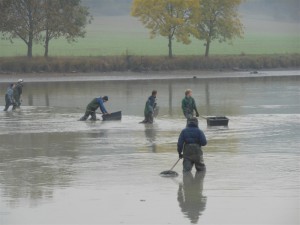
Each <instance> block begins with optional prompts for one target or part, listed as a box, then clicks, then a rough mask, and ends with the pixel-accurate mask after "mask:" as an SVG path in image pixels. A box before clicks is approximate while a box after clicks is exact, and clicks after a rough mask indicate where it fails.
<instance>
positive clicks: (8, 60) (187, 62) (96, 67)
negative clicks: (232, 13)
mask: <svg viewBox="0 0 300 225" xmlns="http://www.w3.org/2000/svg"><path fill="white" fill-rule="evenodd" d="M299 67H300V54H284V55H279V54H276V55H232V56H210V57H208V58H205V57H203V56H177V57H174V58H172V59H169V58H168V57H163V56H130V55H123V56H101V57H93V56H90V57H50V58H44V57H33V58H32V59H28V58H27V57H1V58H0V71H1V72H2V73H10V72H14V73H33V72H35V73H42V72H58V73H60V72H61V73H63V72H106V71H128V70H130V71H137V72H141V71H170V70H228V69H231V70H232V69H234V70H260V69H280V68H299Z"/></svg>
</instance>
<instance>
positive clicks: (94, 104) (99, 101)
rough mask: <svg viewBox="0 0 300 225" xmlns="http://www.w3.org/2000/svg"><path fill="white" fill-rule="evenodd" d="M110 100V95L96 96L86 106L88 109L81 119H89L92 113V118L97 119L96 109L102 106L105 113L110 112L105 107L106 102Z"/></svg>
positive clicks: (101, 108)
mask: <svg viewBox="0 0 300 225" xmlns="http://www.w3.org/2000/svg"><path fill="white" fill-rule="evenodd" d="M107 101H108V97H107V96H104V97H99V98H94V99H93V100H92V101H91V102H90V103H89V104H88V105H87V107H86V111H85V114H84V116H83V117H81V118H80V120H81V121H85V120H87V118H88V117H89V116H90V115H91V120H94V121H95V120H96V110H97V109H98V108H99V107H100V110H101V112H102V113H103V114H108V112H107V111H106V109H105V107H104V104H103V103H104V102H107Z"/></svg>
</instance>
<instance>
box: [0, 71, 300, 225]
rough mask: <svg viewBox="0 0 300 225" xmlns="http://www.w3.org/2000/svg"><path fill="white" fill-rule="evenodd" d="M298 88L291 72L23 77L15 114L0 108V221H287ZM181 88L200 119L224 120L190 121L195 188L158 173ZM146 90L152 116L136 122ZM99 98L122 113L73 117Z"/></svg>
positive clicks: (298, 121)
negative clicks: (200, 164)
mask: <svg viewBox="0 0 300 225" xmlns="http://www.w3.org/2000/svg"><path fill="white" fill-rule="evenodd" d="M299 87H300V81H299V79H298V78H295V77H293V78H289V77H283V78H280V77H277V78H271V77H270V78H264V79H261V78H243V79H239V78H232V79H192V78H191V79H186V80H176V79H174V80H152V81H151V80H148V81H141V80H140V81H139V80H137V81H132V80H131V81H91V82H56V83H39V82H37V83H25V85H24V96H23V105H22V110H21V111H20V112H11V111H9V112H2V111H0V118H1V119H0V143H1V145H0V224H21V223H27V224H41V223H43V221H47V222H48V223H49V224H70V223H78V224H103V223H118V224H119V223H123V224H134V223H135V224H143V223H153V224H157V223H161V224H174V223H179V224H187V223H198V224H199V223H203V224H209V223H213V224H220V223H223V222H224V221H226V222H227V223H229V224H230V223H234V224H243V223H246V222H249V223H252V224H258V223H262V221H263V222H265V221H266V222H267V223H269V224H273V223H274V222H275V223H281V224H289V223H290V224H293V223H295V221H296V222H297V221H299V218H298V217H297V216H298V210H299V199H300V197H299V193H298V190H299V188H300V184H299V180H297V179H295V177H299V164H298V163H299V159H300V158H299V152H298V149H299V145H300V143H299V125H300V114H299V112H300V100H299V94H300V88H299ZM187 88H191V89H192V90H193V96H194V98H195V100H196V103H197V106H198V109H199V112H200V114H201V115H203V116H206V115H209V116H213V115H226V116H228V117H229V119H230V121H229V127H228V128H224V127H212V128H208V127H207V125H206V120H205V119H203V118H199V125H200V128H201V129H202V130H203V131H204V133H205V135H206V137H207V139H208V145H207V146H206V147H204V148H203V150H204V161H205V164H206V167H207V172H206V175H205V185H204V184H203V180H204V174H202V175H201V174H197V173H196V174H195V175H194V176H193V174H186V175H182V174H181V172H179V176H178V177H177V178H176V180H177V181H178V180H179V181H180V183H179V184H178V185H177V184H176V185H174V182H172V181H171V180H167V179H162V178H161V177H160V176H158V174H159V173H160V172H161V171H164V170H166V169H169V168H170V167H171V166H172V165H173V164H174V162H175V161H176V160H177V157H178V156H177V151H176V148H177V146H176V143H177V140H178V136H179V133H180V131H181V130H182V129H183V128H184V127H185V125H186V119H185V118H184V116H183V115H182V111H181V100H182V98H183V96H184V91H185V89H187ZM0 89H1V90H6V84H3V83H2V84H0ZM153 89H157V90H158V104H159V107H160V112H159V115H158V117H157V118H156V119H155V123H154V124H139V122H140V121H142V120H143V110H144V101H145V99H146V98H147V97H148V95H149V93H150V92H151V91H152V90H153ZM104 94H105V95H108V96H109V99H110V101H109V102H107V104H106V108H107V109H108V110H109V111H110V112H113V111H118V110H122V114H123V117H122V120H121V121H108V122H106V121H97V122H91V121H85V122H82V121H78V119H79V118H80V117H81V116H82V114H83V113H84V111H85V107H86V105H87V103H88V102H89V101H90V99H91V97H96V96H99V95H104ZM3 100H4V99H3ZM3 100H2V101H3ZM1 103H2V105H4V102H1ZM97 116H98V117H99V118H100V116H99V115H97ZM174 170H176V171H181V170H182V167H181V165H180V164H179V163H178V165H177V166H176V167H175V168H174ZM224 174H226V176H224ZM181 179H182V182H181ZM203 185H204V188H203ZM178 186H179V187H178ZM175 196H176V197H175ZM207 199H209V205H208V204H206V201H207ZM245 199H247V201H245ZM224 202H226V204H227V205H225V203H224ZM278 202H280V204H275V203H278ZM266 204H267V205H269V206H271V207H272V214H271V215H270V213H269V212H270V209H269V208H267V207H265V205H266ZM275 205H276V207H275ZM66 209H68V210H69V211H67V210H66ZM166 209H167V211H168V212H167V213H166ZM286 209H288V216H287V215H286V211H287V210H286ZM253 210H256V211H255V212H252V211H253ZM99 211H101V217H99V216H98V215H99ZM180 211H181V212H182V213H178V212H180ZM250 211H251V212H252V215H250V214H251V213H249V212H250ZM149 212H151V213H149ZM245 212H247V213H245ZM24 215H26V216H24ZM95 215H97V216H95ZM169 215H171V216H169ZM216 215H217V216H216ZM237 215H241V216H237ZM56 218H60V219H56ZM278 221H283V222H278Z"/></svg>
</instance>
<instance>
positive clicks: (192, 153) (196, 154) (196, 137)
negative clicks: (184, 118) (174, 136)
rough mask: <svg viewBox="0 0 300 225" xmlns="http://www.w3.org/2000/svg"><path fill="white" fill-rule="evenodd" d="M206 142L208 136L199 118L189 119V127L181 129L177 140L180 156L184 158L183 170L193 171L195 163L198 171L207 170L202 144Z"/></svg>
mask: <svg viewBox="0 0 300 225" xmlns="http://www.w3.org/2000/svg"><path fill="white" fill-rule="evenodd" d="M206 144H207V141H206V137H205V135H204V133H203V131H202V130H200V129H199V127H198V119H197V118H196V117H192V118H190V119H188V122H187V127H186V128H185V129H183V130H182V131H181V133H180V136H179V138H178V142H177V151H178V154H179V158H180V159H181V158H183V172H189V171H191V170H192V168H193V165H195V168H196V170H197V171H205V164H204V161H203V152H202V149H201V146H205V145H206Z"/></svg>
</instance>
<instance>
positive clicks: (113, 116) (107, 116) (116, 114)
mask: <svg viewBox="0 0 300 225" xmlns="http://www.w3.org/2000/svg"><path fill="white" fill-rule="evenodd" d="M102 119H103V121H108V120H121V119H122V111H118V112H113V113H111V114H105V115H102Z"/></svg>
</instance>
